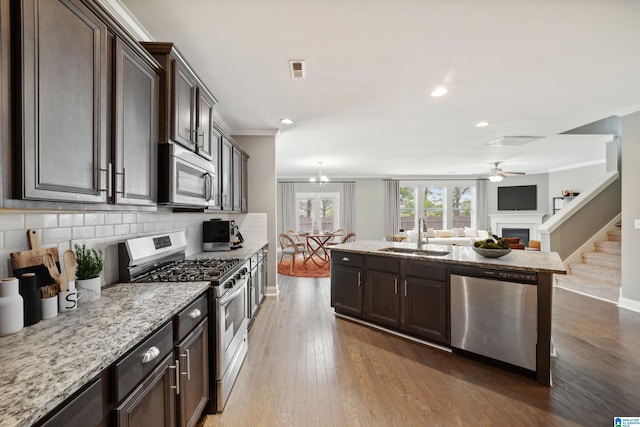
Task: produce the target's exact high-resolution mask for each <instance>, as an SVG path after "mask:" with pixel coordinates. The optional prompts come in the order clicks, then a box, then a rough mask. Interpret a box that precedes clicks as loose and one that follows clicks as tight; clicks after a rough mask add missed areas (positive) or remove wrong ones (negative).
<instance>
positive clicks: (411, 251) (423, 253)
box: [380, 248, 449, 256]
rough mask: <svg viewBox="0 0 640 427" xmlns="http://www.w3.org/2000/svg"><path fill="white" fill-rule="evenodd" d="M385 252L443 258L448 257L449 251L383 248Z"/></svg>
mask: <svg viewBox="0 0 640 427" xmlns="http://www.w3.org/2000/svg"><path fill="white" fill-rule="evenodd" d="M380 250H381V251H383V252H394V253H398V254H409V255H418V256H443V255H448V254H449V252H447V251H433V250H430V249H411V248H382V249H380Z"/></svg>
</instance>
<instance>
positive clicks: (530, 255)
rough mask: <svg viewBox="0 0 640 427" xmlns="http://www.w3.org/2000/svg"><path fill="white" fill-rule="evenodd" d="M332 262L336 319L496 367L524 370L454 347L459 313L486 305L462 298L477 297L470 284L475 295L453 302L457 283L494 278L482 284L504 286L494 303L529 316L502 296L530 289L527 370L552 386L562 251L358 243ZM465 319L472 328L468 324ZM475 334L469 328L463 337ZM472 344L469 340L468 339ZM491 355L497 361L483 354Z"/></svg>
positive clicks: (342, 248) (338, 251) (335, 251)
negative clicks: (555, 292)
mask: <svg viewBox="0 0 640 427" xmlns="http://www.w3.org/2000/svg"><path fill="white" fill-rule="evenodd" d="M331 260H332V261H331V262H332V265H331V305H332V306H333V307H334V309H335V312H336V314H337V315H339V316H343V317H348V318H350V319H352V320H356V321H359V322H362V323H365V324H368V325H371V326H374V327H379V328H382V329H385V330H387V331H390V332H392V333H396V334H399V335H403V336H406V337H409V338H412V339H418V340H421V341H423V342H427V343H431V344H435V345H437V346H439V347H441V348H445V349H451V348H453V349H454V350H455V351H456V352H459V353H462V354H465V355H471V356H476V357H477V358H479V359H481V360H487V361H489V362H496V363H498V364H500V363H502V362H507V363H503V365H505V367H507V368H510V369H514V370H518V366H512V365H510V364H509V363H510V360H508V359H502V358H501V357H495V356H492V355H493V353H492V352H489V353H488V354H483V353H481V352H478V353H477V354H471V353H474V352H473V351H471V352H466V351H463V350H465V348H464V346H460V345H458V344H457V343H453V342H452V323H453V324H454V325H455V324H456V320H459V319H458V316H460V313H462V315H466V314H467V313H468V312H474V311H477V310H476V309H477V307H475V306H474V304H475V305H477V304H480V303H476V302H475V300H474V301H472V300H468V299H464V298H466V297H467V296H468V295H471V293H473V292H475V293H476V294H477V289H478V288H475V283H476V282H474V281H468V283H466V282H465V284H464V285H463V286H464V287H466V288H465V292H466V291H469V294H466V293H465V295H464V298H463V299H462V303H459V301H460V298H452V286H453V285H457V283H458V281H459V280H458V279H459V278H460V277H463V276H474V274H477V275H476V276H475V277H485V276H489V277H490V279H491V280H486V279H479V280H484V282H489V283H495V284H499V285H501V286H506V287H505V288H503V290H502V291H499V292H498V293H497V294H496V295H495V297H492V298H491V299H492V300H493V302H494V303H495V301H496V300H498V303H499V306H501V307H502V308H504V311H505V313H507V312H516V314H518V315H519V314H520V312H521V311H523V310H521V309H520V308H519V307H520V304H524V300H522V302H521V301H519V300H514V301H513V302H512V300H510V299H504V300H502V301H500V299H501V298H506V296H505V297H503V296H502V295H507V294H509V293H511V291H513V290H516V291H517V292H520V290H521V289H525V288H529V290H531V291H532V292H529V296H528V297H527V302H526V305H528V306H531V307H532V311H533V316H531V317H530V318H529V319H528V320H526V321H525V322H528V324H529V327H528V330H529V333H530V334H531V335H532V338H531V339H532V340H533V343H532V345H531V347H532V350H531V352H532V353H533V354H532V356H531V357H532V358H533V359H534V360H533V368H530V367H528V368H527V369H523V371H526V372H528V373H530V374H531V375H533V376H535V377H536V379H537V381H538V382H539V383H540V384H544V385H550V383H551V376H550V363H551V360H550V352H551V298H552V283H553V274H565V273H566V271H565V268H564V265H563V264H562V261H561V260H560V257H559V256H558V254H556V253H549V252H533V251H518V250H514V251H512V252H511V253H509V254H507V255H505V256H503V257H501V258H485V257H482V256H481V255H479V254H477V253H476V252H475V251H473V249H472V248H471V247H463V246H442V245H429V244H427V245H420V247H418V246H417V245H416V244H415V243H398V242H383V241H359V242H353V243H347V244H342V245H336V246H334V247H333V248H332V249H331ZM452 278H453V279H455V280H452ZM465 279H467V277H465ZM472 283H473V284H472ZM524 285H526V286H524ZM454 290H455V288H454ZM477 301H479V300H477ZM484 303H485V302H482V303H481V304H484ZM481 308H482V307H481ZM502 308H501V309H500V310H502ZM491 314H492V313H489V315H491ZM452 316H453V319H452ZM504 319H505V321H504V322H501V321H497V322H495V321H493V320H491V321H489V322H487V323H488V324H491V323H493V324H494V325H495V324H496V323H497V324H498V325H500V324H501V323H503V324H507V323H513V322H510V318H509V317H508V315H506V317H505V318H504ZM477 320H478V319H477V318H476V320H475V322H477ZM482 320H483V319H480V321H482ZM463 322H467V323H469V320H468V319H466V320H464V321H463ZM458 323H460V322H458ZM476 329H477V328H476ZM469 331H470V328H467V330H465V333H469ZM530 331H532V332H530ZM454 332H455V330H454ZM481 332H482V331H481ZM525 332H526V331H525V330H524V328H523V330H522V331H517V330H516V331H515V333H513V336H514V338H518V339H519V335H524V334H525ZM498 333H502V332H501V331H498ZM483 335H484V336H480V337H479V339H480V340H485V341H487V342H488V343H489V344H490V345H492V346H493V347H494V349H496V348H497V347H500V346H501V347H504V348H507V349H508V347H509V346H510V343H509V342H492V340H493V339H494V338H495V337H494V334H493V331H487V332H486V334H483ZM503 335H504V334H503ZM454 338H455V337H454ZM473 339H474V337H471V336H464V337H463V341H465V342H470V341H472V340H473ZM454 344H455V345H454ZM460 348H462V349H460ZM497 350H501V349H500V348H497ZM497 354H500V351H498V352H497ZM487 355H489V356H490V357H493V358H494V359H496V360H493V359H490V358H486V357H483V356H487ZM520 366H524V365H520Z"/></svg>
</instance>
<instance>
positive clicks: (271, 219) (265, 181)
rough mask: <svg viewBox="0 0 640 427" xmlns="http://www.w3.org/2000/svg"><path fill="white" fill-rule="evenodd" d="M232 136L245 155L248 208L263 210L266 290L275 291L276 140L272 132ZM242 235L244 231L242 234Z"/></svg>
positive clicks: (268, 291) (276, 289)
mask: <svg viewBox="0 0 640 427" xmlns="http://www.w3.org/2000/svg"><path fill="white" fill-rule="evenodd" d="M233 139H234V140H235V141H236V142H237V143H238V144H239V145H240V146H241V147H242V149H243V150H244V151H245V152H246V153H247V154H248V155H249V176H248V180H249V184H248V191H249V194H248V197H247V200H248V207H249V212H260V213H264V214H266V236H267V240H268V241H269V251H268V252H267V256H268V257H269V258H268V268H267V293H269V294H277V292H278V287H277V286H278V285H277V281H276V278H277V265H276V261H277V260H276V248H277V245H278V239H277V234H276V233H277V203H276V200H277V198H276V143H275V137H274V136H238V135H236V136H234V137H233ZM243 236H244V234H243Z"/></svg>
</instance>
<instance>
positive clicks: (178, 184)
mask: <svg viewBox="0 0 640 427" xmlns="http://www.w3.org/2000/svg"><path fill="white" fill-rule="evenodd" d="M158 157H159V159H158V166H159V168H158V174H159V181H158V184H159V188H158V203H163V204H169V205H175V206H202V207H208V206H213V204H214V203H215V200H213V197H214V188H216V185H217V183H216V177H215V168H214V166H213V164H212V163H211V162H210V161H208V160H206V159H204V158H202V157H200V156H198V155H197V154H196V153H194V152H192V151H189V150H186V149H185V148H183V147H180V146H179V145H176V144H171V143H168V144H160V145H159V151H158Z"/></svg>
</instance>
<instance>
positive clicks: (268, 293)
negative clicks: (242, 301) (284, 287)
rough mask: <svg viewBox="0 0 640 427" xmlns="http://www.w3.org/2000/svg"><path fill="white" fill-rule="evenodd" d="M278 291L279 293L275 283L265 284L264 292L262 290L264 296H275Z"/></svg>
mask: <svg viewBox="0 0 640 427" xmlns="http://www.w3.org/2000/svg"><path fill="white" fill-rule="evenodd" d="M279 293H280V289H279V288H278V284H277V283H276V285H275V286H269V285H267V288H266V289H265V292H264V294H265V296H268V297H277V296H278V294H279Z"/></svg>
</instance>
